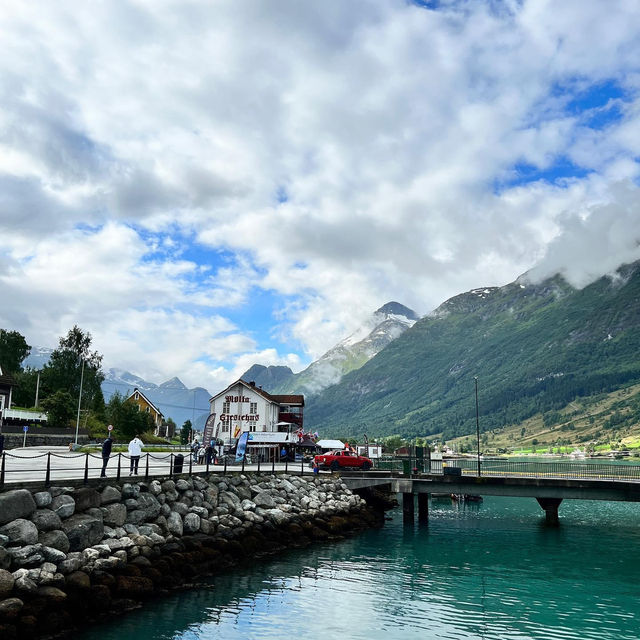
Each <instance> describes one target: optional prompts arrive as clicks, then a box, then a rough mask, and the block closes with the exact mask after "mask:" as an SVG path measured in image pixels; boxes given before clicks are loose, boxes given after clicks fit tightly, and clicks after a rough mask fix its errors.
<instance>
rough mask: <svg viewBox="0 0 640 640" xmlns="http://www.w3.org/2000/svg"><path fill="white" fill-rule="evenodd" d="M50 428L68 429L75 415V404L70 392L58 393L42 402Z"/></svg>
mask: <svg viewBox="0 0 640 640" xmlns="http://www.w3.org/2000/svg"><path fill="white" fill-rule="evenodd" d="M42 408H43V409H44V410H45V411H46V412H47V415H48V418H49V419H48V421H47V424H48V425H49V426H50V427H61V428H66V427H68V426H69V421H70V420H71V418H73V415H74V413H75V402H74V400H73V398H72V397H71V394H70V393H69V392H68V391H62V390H60V391H56V392H55V393H53V394H51V395H50V396H48V397H47V398H45V399H44V400H43V401H42Z"/></svg>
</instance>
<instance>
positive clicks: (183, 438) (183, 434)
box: [180, 420, 193, 444]
mask: <svg viewBox="0 0 640 640" xmlns="http://www.w3.org/2000/svg"><path fill="white" fill-rule="evenodd" d="M192 426H193V425H192V424H191V420H186V421H185V423H184V424H183V425H182V428H181V429H180V443H181V444H188V442H189V436H190V435H191V428H192Z"/></svg>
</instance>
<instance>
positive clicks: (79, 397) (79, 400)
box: [75, 358, 84, 444]
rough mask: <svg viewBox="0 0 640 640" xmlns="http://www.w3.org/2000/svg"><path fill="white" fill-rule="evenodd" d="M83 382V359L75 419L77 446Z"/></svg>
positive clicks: (76, 442)
mask: <svg viewBox="0 0 640 640" xmlns="http://www.w3.org/2000/svg"><path fill="white" fill-rule="evenodd" d="M83 381H84V358H82V370H81V373H80V394H79V395H78V415H77V417H76V441H75V444H78V429H79V427H80V403H81V402H82V382H83Z"/></svg>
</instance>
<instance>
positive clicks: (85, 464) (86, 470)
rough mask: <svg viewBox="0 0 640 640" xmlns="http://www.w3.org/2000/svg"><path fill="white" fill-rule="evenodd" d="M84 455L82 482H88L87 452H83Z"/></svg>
mask: <svg viewBox="0 0 640 640" xmlns="http://www.w3.org/2000/svg"><path fill="white" fill-rule="evenodd" d="M84 455H85V458H84V483H85V484H89V454H88V453H85V454H84Z"/></svg>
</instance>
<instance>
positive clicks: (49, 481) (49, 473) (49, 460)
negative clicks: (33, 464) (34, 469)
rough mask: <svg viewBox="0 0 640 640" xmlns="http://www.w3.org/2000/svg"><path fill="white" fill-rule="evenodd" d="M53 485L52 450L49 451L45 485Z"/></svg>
mask: <svg viewBox="0 0 640 640" xmlns="http://www.w3.org/2000/svg"><path fill="white" fill-rule="evenodd" d="M50 485H51V451H48V452H47V475H46V477H45V479H44V486H45V487H48V486H50Z"/></svg>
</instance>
